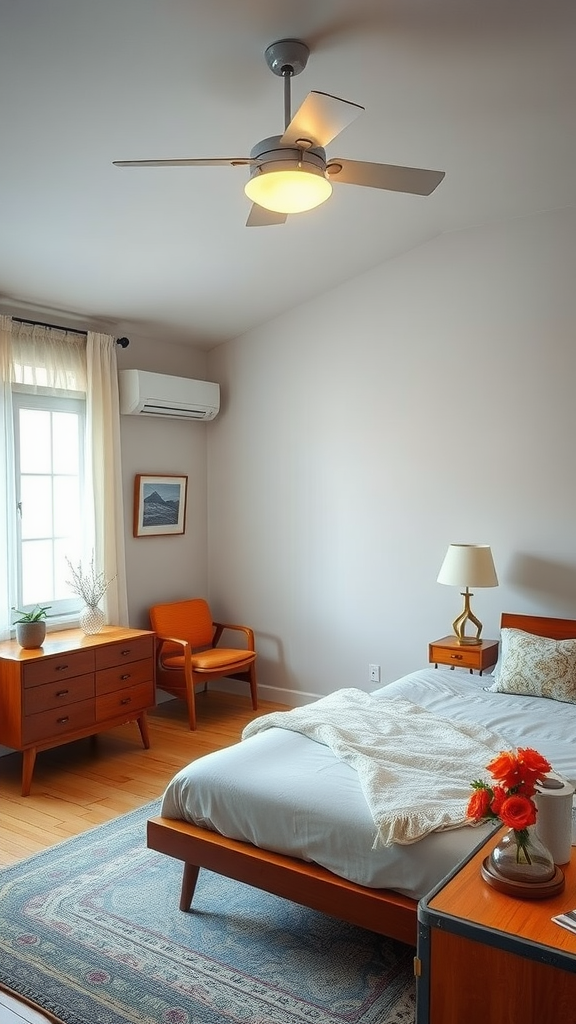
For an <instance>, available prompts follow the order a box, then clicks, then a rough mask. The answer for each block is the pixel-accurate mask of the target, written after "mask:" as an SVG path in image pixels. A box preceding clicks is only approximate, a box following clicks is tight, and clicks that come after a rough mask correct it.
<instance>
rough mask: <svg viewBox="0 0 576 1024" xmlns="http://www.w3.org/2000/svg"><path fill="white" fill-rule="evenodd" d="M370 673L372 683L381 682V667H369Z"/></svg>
mask: <svg viewBox="0 0 576 1024" xmlns="http://www.w3.org/2000/svg"><path fill="white" fill-rule="evenodd" d="M368 672H369V678H370V682H371V683H379V682H380V665H368Z"/></svg>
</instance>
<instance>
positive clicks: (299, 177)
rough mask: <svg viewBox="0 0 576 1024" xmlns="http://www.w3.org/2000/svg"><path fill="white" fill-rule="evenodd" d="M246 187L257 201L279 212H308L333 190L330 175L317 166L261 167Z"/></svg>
mask: <svg viewBox="0 0 576 1024" xmlns="http://www.w3.org/2000/svg"><path fill="white" fill-rule="evenodd" d="M244 191H245V193H246V195H247V196H248V198H249V199H251V200H252V202H253V203H257V204H258V206H263V207H264V209H266V210H272V211H274V212H275V213H304V211H305V210H312V209H314V207H315V206H320V204H321V203H325V202H326V200H327V199H328V198H329V197H330V195H331V194H332V185H331V183H330V182H329V181H328V178H327V177H326V176H325V175H324V174H322V173H321V172H319V171H318V170H317V169H316V168H315V167H310V168H299V167H298V166H294V167H290V166H286V167H285V168H282V169H280V170H277V169H276V168H275V167H273V168H271V169H269V168H267V167H262V168H260V173H258V174H254V175H253V176H252V177H251V178H250V180H249V181H248V182H247V183H246V186H245V188H244Z"/></svg>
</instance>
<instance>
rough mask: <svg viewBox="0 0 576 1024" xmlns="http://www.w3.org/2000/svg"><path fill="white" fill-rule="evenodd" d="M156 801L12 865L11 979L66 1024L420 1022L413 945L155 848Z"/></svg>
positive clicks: (5, 924)
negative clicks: (196, 869)
mask: <svg viewBox="0 0 576 1024" xmlns="http://www.w3.org/2000/svg"><path fill="white" fill-rule="evenodd" d="M158 808H159V803H158V802H154V803H153V804H148V805H147V806H146V807H142V808H140V809H139V810H137V811H133V812H131V813H130V814H127V815H124V816H123V817H122V818H117V819H116V820H114V821H111V822H108V823H107V824H105V825H101V826H99V827H98V828H96V829H92V830H91V831H89V832H86V833H84V835H81V836H76V837H75V838H74V839H70V840H67V841H66V842H64V843H60V844H59V845H58V846H55V847H52V848H51V849H49V850H46V851H44V852H42V853H40V854H37V855H36V856H34V857H31V858H29V859H28V860H25V861H21V862H20V863H18V864H15V865H13V866H11V867H9V868H5V869H3V870H2V871H0V982H1V983H3V984H4V985H6V986H8V987H9V988H10V989H12V990H14V991H15V992H17V993H19V994H21V995H22V996H23V997H25V998H26V999H28V1000H30V1001H31V1002H32V1003H33V1004H36V1005H37V1006H38V1007H40V1008H42V1009H44V1010H47V1011H49V1012H51V1013H52V1014H54V1015H55V1016H56V1017H57V1018H60V1019H61V1020H62V1021H64V1022H65V1024H224V1022H226V1024H413V1022H414V1007H415V986H414V979H413V973H412V960H413V950H411V949H410V948H409V947H407V946H404V945H402V944H401V943H397V942H393V941H391V940H389V939H384V938H382V937H381V936H377V935H375V934H373V933H372V932H367V931H364V930H362V929H360V928H355V927H353V926H351V925H347V924H344V923H342V922H340V921H337V920H336V919H335V918H331V917H328V916H326V915H324V914H320V913H317V912H315V911H313V910H308V909H306V908H304V907H300V906H298V905H297V904H295V903H291V902H289V901H287V900H283V899H280V898H279V897H276V896H271V895H269V894H268V893H263V892H260V891H258V890H257V889H254V888H252V887H251V886H248V885H243V884H241V883H240V882H234V881H231V880H229V879H227V878H222V877H221V876H219V875H216V874H213V873H212V872H210V871H204V870H202V871H201V872H200V877H199V881H198V885H197V888H196V893H195V896H194V902H193V908H194V910H193V912H192V913H190V914H184V913H182V912H181V911H179V910H178V900H179V893H180V882H181V872H182V865H181V864H180V862H179V861H174V860H172V859H171V858H169V857H165V856H163V855H162V854H159V853H155V852H154V851H151V850H148V849H147V847H146V840H145V823H146V819H147V818H148V817H150V816H151V815H153V814H157V813H158Z"/></svg>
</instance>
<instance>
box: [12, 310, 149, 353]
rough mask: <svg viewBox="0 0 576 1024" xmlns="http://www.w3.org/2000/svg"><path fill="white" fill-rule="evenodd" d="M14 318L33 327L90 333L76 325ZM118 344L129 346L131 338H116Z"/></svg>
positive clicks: (74, 332)
mask: <svg viewBox="0 0 576 1024" xmlns="http://www.w3.org/2000/svg"><path fill="white" fill-rule="evenodd" d="M12 320H17V321H18V323H19V324H32V326H33V327H52V328H53V330H55V331H66V332H67V333H68V334H82V335H83V336H84V337H85V338H86V337H87V335H88V331H77V330H75V328H74V327H59V326H58V324H46V323H44V322H43V321H42V320H26V319H25V318H24V317H22V316H13V317H12ZM116 344H117V345H120V348H128V345H129V344H130V339H129V338H116Z"/></svg>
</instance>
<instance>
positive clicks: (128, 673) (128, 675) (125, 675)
mask: <svg viewBox="0 0 576 1024" xmlns="http://www.w3.org/2000/svg"><path fill="white" fill-rule="evenodd" d="M130 674H131V673H130V672H125V673H124V675H123V676H120V679H130Z"/></svg>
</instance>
